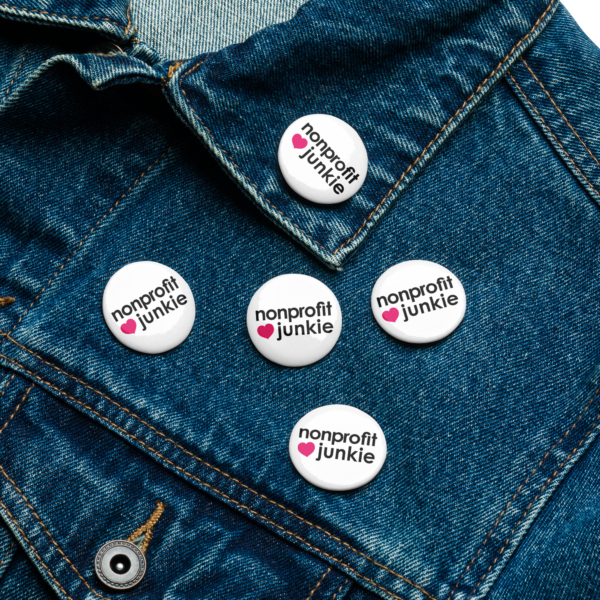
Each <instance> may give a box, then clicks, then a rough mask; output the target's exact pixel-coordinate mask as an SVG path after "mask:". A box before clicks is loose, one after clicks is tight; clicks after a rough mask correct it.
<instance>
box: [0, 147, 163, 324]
mask: <svg viewBox="0 0 600 600" xmlns="http://www.w3.org/2000/svg"><path fill="white" fill-rule="evenodd" d="M171 148H172V146H170V147H169V148H167V149H166V150H165V151H164V152H163V153H162V155H161V156H159V157H158V158H157V159H156V160H155V161H154V162H153V163H152V164H151V165H150V166H149V167H147V168H146V169H145V170H144V171H143V172H142V174H141V175H139V176H138V178H137V179H136V180H135V181H134V182H133V183H132V184H131V185H130V186H129V188H128V189H127V191H126V192H125V193H124V194H122V195H121V197H120V198H119V199H118V200H117V201H116V202H115V203H114V204H113V205H112V206H111V207H110V209H109V210H108V211H107V212H106V213H104V214H103V215H102V216H101V217H100V218H99V219H98V220H97V221H96V223H95V225H94V226H93V227H92V228H91V229H90V230H89V231H88V233H87V234H86V235H85V237H84V238H83V239H82V240H81V241H80V242H79V244H78V245H77V247H76V248H75V250H73V252H72V253H71V254H70V255H69V257H68V258H67V260H66V261H65V262H63V264H62V265H61V266H60V268H59V269H58V271H56V273H54V275H52V277H50V279H49V280H48V282H47V283H46V285H45V286H44V287H43V288H42V291H41V292H40V293H39V294H38V295H37V296H36V297H35V298H34V299H33V301H32V302H31V304H30V305H29V306H28V307H27V308H26V309H25V311H24V312H23V313H21V316H20V317H19V320H18V321H17V322H16V323H15V324H14V325H13V327H12V329H11V330H10V331H9V333H12V332H13V331H14V330H15V329H16V328H17V327H18V326H19V324H20V323H21V321H22V320H23V317H24V316H25V315H26V314H27V313H28V312H29V311H30V310H31V308H32V307H33V305H34V304H35V303H36V302H37V301H38V300H39V298H40V297H41V295H42V294H43V293H44V292H45V291H46V290H47V289H48V287H49V286H50V285H51V284H52V283H53V282H54V280H55V279H56V278H57V277H58V275H59V274H60V272H61V271H62V270H63V269H64V268H65V267H66V266H67V265H68V264H69V262H70V261H71V259H72V258H73V257H74V256H75V255H76V254H77V252H78V251H79V249H80V248H81V247H82V246H83V244H84V242H85V241H86V240H87V239H88V237H90V235H92V233H94V231H95V230H96V229H97V228H98V226H99V225H100V224H101V223H102V221H104V219H106V217H108V215H110V214H111V213H112V212H113V210H115V208H117V206H119V204H120V203H121V201H122V200H123V199H124V198H125V197H126V196H127V195H128V194H129V192H131V190H132V189H133V188H134V187H135V186H136V185H137V184H138V182H140V181H141V180H142V179H143V178H144V177H145V176H146V175H147V174H148V173H149V172H150V170H151V169H152V168H153V167H155V166H156V165H157V164H158V163H159V162H160V161H161V160H162V159H163V158H164V157H165V156H166V155H167V154H168V153H169V152H170V150H171Z"/></svg>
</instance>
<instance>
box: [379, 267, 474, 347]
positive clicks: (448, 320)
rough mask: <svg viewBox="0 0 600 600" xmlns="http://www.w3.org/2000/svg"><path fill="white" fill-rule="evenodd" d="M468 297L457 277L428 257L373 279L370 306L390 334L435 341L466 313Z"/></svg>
mask: <svg viewBox="0 0 600 600" xmlns="http://www.w3.org/2000/svg"><path fill="white" fill-rule="evenodd" d="M466 307H467V298H466V295H465V290H464V288H463V286H462V284H461V282H460V281H459V280H458V277H456V275H454V273H452V272H451V271H449V270H448V269H446V268H445V267H443V266H442V265H438V264H436V263H434V262H430V261H427V260H409V261H406V262H403V263H400V264H397V265H394V266H393V267H391V268H390V269H388V270H387V271H386V272H385V273H383V275H381V277H380V278H379V279H378V280H377V282H376V283H375V286H374V287H373V293H372V294H371V309H372V310H373V315H374V316H375V319H376V320H377V322H378V323H379V325H381V327H382V328H383V329H384V331H386V332H387V333H389V334H390V335H391V336H393V337H395V338H397V339H399V340H402V341H403V342H410V343H413V344H426V343H429V342H436V341H438V340H441V339H443V338H445V337H446V336H448V335H449V334H450V333H452V332H453V331H454V330H455V329H456V328H457V327H458V326H459V325H460V323H461V321H462V320H463V317H464V316H465V310H466Z"/></svg>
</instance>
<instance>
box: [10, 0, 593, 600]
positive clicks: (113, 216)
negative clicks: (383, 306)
mask: <svg viewBox="0 0 600 600" xmlns="http://www.w3.org/2000/svg"><path fill="white" fill-rule="evenodd" d="M48 13H51V14H48ZM0 14H1V15H3V16H5V17H7V19H4V20H2V21H0V40H2V41H1V44H0V67H1V68H0V78H1V82H2V84H1V85H0V182H1V183H0V206H1V211H2V212H1V215H2V218H1V219H0V261H1V262H0V264H1V265H2V268H1V269H0V296H11V297H14V298H15V299H16V301H15V302H14V303H13V304H11V305H9V306H5V307H4V308H1V309H0V330H1V331H2V342H1V346H0V361H1V362H0V365H1V366H0V394H1V396H0V515H1V516H2V519H3V520H4V522H5V523H6V525H7V526H8V528H9V529H10V532H11V533H10V534H9V535H10V536H14V539H15V540H16V541H17V543H18V545H19V546H20V548H22V550H23V551H24V552H25V553H26V554H27V556H28V559H29V560H30V561H31V564H33V565H34V566H35V568H36V569H37V570H38V571H39V573H40V575H41V577H43V579H44V580H45V582H46V584H47V585H48V586H50V587H51V589H52V590H53V593H54V594H56V595H57V596H58V597H60V598H66V599H67V600H68V599H70V600H79V599H85V600H91V599H92V598H96V599H97V598H98V597H101V598H109V599H112V598H124V597H127V598H132V599H137V598H144V599H152V600H154V599H159V598H167V599H170V600H179V599H188V598H189V599H196V598H207V599H213V598H215V599H216V598H223V597H230V598H236V599H238V598H239V599H245V598H248V599H249V598H264V599H271V598H286V599H288V598H289V599H298V600H320V599H327V600H334V599H335V600H341V599H342V598H349V599H350V600H365V599H367V598H374V597H379V598H384V599H389V598H394V599H396V600H398V599H399V600H467V599H468V600H471V599H473V600H479V599H481V598H484V597H486V596H488V597H490V598H493V599H494V600H516V599H517V598H521V595H520V594H521V590H525V591H526V592H527V594H529V596H527V595H524V596H523V597H525V598H527V599H528V600H529V599H531V600H533V599H534V598H539V599H540V600H541V599H544V600H546V599H547V598H560V597H562V596H561V594H562V593H563V590H564V589H566V588H567V587H568V589H569V591H570V593H571V594H572V597H573V598H595V597H597V595H598V592H599V591H600V573H599V572H598V571H599V567H598V566H597V564H594V563H597V561H594V560H593V555H592V557H590V551H589V550H586V549H587V548H589V547H590V546H591V545H592V544H593V541H591V540H592V539H591V538H588V537H585V533H586V532H585V530H584V529H581V528H578V527H576V526H574V527H573V528H572V529H571V530H565V529H563V528H562V527H561V522H562V521H563V520H564V518H561V515H565V516H566V515H569V514H571V515H573V518H574V519H576V518H577V515H576V514H574V511H576V510H579V507H578V504H577V499H578V498H583V496H581V493H582V492H581V486H582V485H585V486H587V487H590V486H591V487H592V489H591V490H589V492H590V498H589V499H588V500H587V501H586V502H587V504H586V506H590V507H591V508H590V511H592V514H593V515H594V517H595V512H594V508H593V507H594V497H595V496H597V489H598V488H597V483H596V480H595V479H594V477H593V475H592V474H590V470H593V469H594V468H595V467H594V464H595V463H594V459H593V457H594V450H595V445H597V442H595V439H596V435H597V430H598V421H599V420H600V408H599V407H598V405H597V402H598V389H600V388H599V386H600V372H599V369H598V364H599V359H600V356H599V354H600V353H599V349H598V344H597V340H598V337H599V336H600V306H599V305H598V302H597V298H598V295H599V294H600V280H599V279H598V272H599V271H600V256H599V254H598V241H599V240H598V237H599V233H598V232H599V231H600V229H599V227H600V215H599V214H598V204H597V202H598V200H599V199H600V194H599V193H598V191H597V190H598V189H600V187H599V185H600V181H599V180H598V175H599V171H598V169H599V168H600V163H599V162H598V157H600V132H599V127H600V126H599V125H598V123H599V118H600V108H599V107H600V102H599V100H600V98H599V97H598V96H599V92H598V85H597V79H598V75H597V73H598V72H600V51H599V50H598V49H597V48H595V47H593V46H592V45H591V44H590V42H589V41H587V40H586V39H585V38H584V36H583V35H582V34H581V33H580V32H579V30H578V28H577V27H576V25H575V24H574V23H573V22H572V20H571V19H570V17H569V16H568V14H567V13H566V11H565V10H564V9H562V8H561V7H560V6H559V5H558V4H557V3H556V2H549V3H547V2H538V1H533V0H513V1H511V2H491V1H490V2H487V1H484V0H479V1H475V0H472V1H466V0H464V1H461V2H458V3H442V2H432V3H427V4H425V5H423V4H422V3H416V2H408V1H406V2H403V3H402V6H401V10H398V5H397V3H392V2H389V3H388V2H383V3H382V2H377V3H375V2H360V3H358V2H356V3H354V2H345V3H341V2H337V1H336V2H333V1H330V2H324V1H313V0H310V1H309V2H307V3H306V4H304V5H303V6H302V7H300V8H299V10H298V11H297V13H296V14H295V16H294V17H293V18H291V19H290V20H288V21H285V22H282V23H279V24H274V25H272V26H270V27H267V28H266V29H263V30H261V31H259V32H257V33H255V34H254V35H251V36H250V38H249V39H248V40H247V41H246V42H244V43H242V44H238V45H235V46H231V47H227V48H225V49H223V50H220V51H218V52H215V53H211V54H203V55H200V56H194V57H186V56H177V57H176V58H177V60H175V59H174V57H173V56H172V55H169V54H170V53H171V51H172V50H173V47H169V48H166V49H165V48H164V47H162V48H161V47H158V48H157V47H153V46H151V45H149V42H150V40H152V37H151V36H150V35H149V34H147V32H146V31H144V29H143V22H142V23H140V26H139V27H138V26H137V25H136V23H135V22H134V21H133V20H132V16H131V15H132V14H133V15H135V10H133V11H128V7H127V6H126V5H125V4H124V3H117V2H110V3H109V2H97V3H92V2H86V3H82V4H79V5H78V7H77V9H75V10H69V9H68V8H67V7H66V6H61V5H60V3H59V2H57V1H56V2H47V3H46V2H45V3H40V5H35V6H34V5H33V4H31V5H30V6H28V7H26V8H17V7H13V6H1V5H0ZM84 17H85V18H84ZM17 20H20V21H27V22H17ZM274 20H275V21H277V20H278V18H275V17H274ZM193 25H194V24H193V23H192V24H191V27H192V30H193ZM65 26H68V27H70V28H71V29H69V28H67V27H65ZM251 29H252V28H250V30H251ZM238 33H239V32H238ZM105 38H106V39H111V40H112V41H113V42H114V43H116V44H117V46H118V47H117V48H115V47H114V46H108V45H106V40H105ZM161 52H165V53H167V54H166V55H164V56H163V55H161ZM188 58H189V59H188ZM161 92H162V93H161ZM312 112H328V113H331V114H335V115H336V116H339V117H340V118H343V119H344V120H346V121H347V122H349V123H350V124H351V125H352V126H353V127H355V128H356V129H357V131H359V133H360V134H361V136H362V137H363V139H364V140H365V144H366V146H367V150H368V152H369V157H370V160H371V162H370V168H369V176H368V178H367V182H366V183H365V186H364V187H363V188H362V189H361V192H360V193H359V194H358V195H357V196H356V197H355V198H352V199H351V200H350V201H348V203H346V204H344V205H341V206H338V207H315V206H312V205H309V204H308V203H307V202H304V201H302V200H301V199H299V198H298V197H297V196H295V195H294V194H293V193H292V192H291V191H290V190H289V189H288V188H287V187H286V186H285V184H284V182H283V180H282V177H281V175H280V173H279V170H278V167H277V162H276V148H277V144H278V141H279V136H280V135H281V133H282V131H283V130H284V129H285V127H286V126H287V124H289V123H290V122H292V121H293V120H294V119H295V118H297V117H299V116H301V115H303V114H310V113H312ZM459 125H460V126H459ZM417 174H418V177H417ZM409 183H410V185H408V184H409ZM388 192H389V193H388ZM249 200H250V201H249ZM375 223H377V227H375ZM367 233H369V234H370V235H369V237H368V238H367V237H366V236H367ZM351 255H352V256H351ZM411 259H425V260H431V261H434V262H438V263H440V264H443V265H444V266H446V267H447V268H449V269H451V270H452V271H453V272H454V273H455V274H456V275H457V276H458V277H459V278H460V280H461V282H462V283H463V285H464V287H465V290H466V293H467V297H468V309H467V313H466V316H465V319H464V321H463V323H462V324H461V326H460V327H459V328H458V329H457V330H456V331H455V332H454V333H453V334H452V335H450V336H449V337H448V338H446V339H445V340H442V341H440V342H438V343H434V344H430V345H426V346H413V345H408V344H403V343H401V342H398V341H397V340H394V339H391V338H390V337H388V336H386V335H385V334H384V333H383V332H382V331H381V329H380V328H379V327H378V326H377V324H376V323H375V321H374V319H373V317H372V314H371V310H370V303H369V298H370V293H371V288H372V286H373V284H374V282H375V281H376V279H377V278H378V277H379V275H381V273H383V272H384V271H385V270H386V269H387V268H389V267H390V266H392V265H393V264H395V263H397V262H401V261H403V260H411ZM136 260H155V261H158V262H161V263H164V264H167V265H169V266H170V267H172V268H174V269H175V270H176V271H177V272H179V273H181V275H182V276H183V277H184V278H185V279H186V281H187V282H188V283H189V284H190V286H191V288H192V290H193V292H194V296H195V301H196V306H197V316H196V323H195V325H194V329H193V330H192V333H191V335H190V337H189V338H188V339H187V340H186V341H185V342H184V343H183V344H181V345H180V346H178V347H177V348H175V349H174V350H172V351H170V352H168V353H165V354H163V355H157V356H149V355H140V354H136V353H134V352H131V351H129V350H127V349H126V348H125V347H122V346H120V345H119V344H118V343H117V342H116V341H115V340H114V339H113V338H112V337H111V335H110V333H109V332H108V330H107V328H106V326H105V325H104V322H103V319H102V314H101V307H100V305H101V298H102V292H103V289H104V286H105V285H106V282H107V281H108V279H109V278H110V276H111V275H112V274H113V273H114V272H115V271H116V270H117V269H119V268H120V267H122V266H123V265H125V264H127V263H129V262H133V261H136ZM284 273H305V274H308V275H312V276H313V277H316V278H318V279H319V280H321V281H323V282H324V283H325V284H327V285H328V286H329V287H330V288H331V289H332V290H333V291H334V293H335V294H336V296H337V298H338V299H339V301H340V304H341V307H342V312H343V315H344V329H343V331H342V334H341V337H340V340H339V342H338V344H337V345H336V347H335V348H334V350H333V351H332V352H331V354H330V355H329V356H327V357H326V358H324V359H323V360H321V361H320V362H318V363H317V364H315V365H311V366H309V367H305V368H301V369H287V368H282V367H279V366H277V365H274V364H272V363H270V362H268V361H266V360H265V359H264V358H263V357H262V356H261V355H259V354H258V353H257V352H256V350H255V349H254V347H253V345H252V343H251V342H250V340H249V338H248V336H247V332H246V328H245V314H246V307H247V305H248V302H249V300H250V298H251V297H252V295H253V294H254V292H255V291H256V289H257V288H258V287H259V286H260V285H262V284H263V283H264V282H266V281H267V280H269V279H270V278H272V277H275V276H277V275H281V274H284ZM332 402H333V403H335V402H340V403H345V404H351V405H353V406H356V407H358V408H360V409H362V410H364V411H366V412H368V413H369V414H370V415H372V416H373V417H374V418H375V419H376V420H377V421H378V423H379V424H380V425H381V427H382V428H383V430H384V432H385V434H386V439H387V441H388V458H387V461H386V463H385V465H384V467H383V469H382V471H381V472H380V473H379V475H378V476H377V477H376V478H375V479H374V480H373V481H372V482H371V483H369V484H368V485H366V486H365V487H363V488H361V489H358V490H354V491H352V492H347V493H332V492H327V491H325V490H321V489H317V488H314V487H312V486H311V485H310V484H308V483H307V482H306V481H304V480H303V479H302V478H301V477H300V476H299V475H298V474H297V473H296V472H295V470H294V469H293V467H292V465H291V463H290V461H289V458H288V454H287V443H288V437H289V434H290V431H291V429H292V427H293V425H294V424H295V423H296V422H297V421H298V419H299V418H301V417H302V416H303V415H304V414H306V413H307V412H308V411H310V410H312V409H314V408H317V407H318V406H322V405H323V404H329V403H332ZM590 447H591V448H590ZM588 448H590V453H589V455H588V456H589V458H588V456H586V457H585V458H584V459H583V460H581V461H580V462H579V463H578V462H577V461H578V460H579V458H580V457H582V456H583V455H584V453H585V451H586V449H588ZM570 471H571V472H570ZM569 472H570V473H569ZM567 473H569V476H568V477H567V479H565V477H566V476H567ZM563 480H564V482H563ZM561 482H563V483H561ZM578 482H583V483H578ZM559 486H562V487H561V488H560V489H558V490H557V488H559ZM555 491H556V494H555V495H554V496H553V494H554V493H555ZM158 501H162V502H166V503H167V507H166V509H165V512H164V514H163V516H162V517H161V519H160V520H159V521H158V523H157V525H156V527H155V531H154V535H153V539H152V541H151V542H150V546H149V548H148V552H147V560H148V572H147V574H146V576H145V578H144V580H143V581H142V582H141V583H140V585H139V586H138V587H136V588H135V589H133V590H130V591H128V592H122V593H113V592H111V591H109V590H107V589H104V588H103V587H102V585H101V584H100V582H99V581H98V580H97V579H96V577H95V575H94V569H93V558H94V555H95V553H96V551H97V550H98V548H99V547H100V546H101V545H102V544H103V543H105V542H106V541H109V540H111V539H115V538H121V537H128V536H129V535H130V534H131V533H132V532H133V531H134V530H135V529H137V528H138V527H140V525H142V524H143V523H144V522H145V521H146V520H147V519H148V517H149V516H150V514H151V513H152V511H153V510H154V507H155V506H156V503H157V502H158ZM576 507H577V509H576ZM538 515H539V517H538ZM536 517H537V520H536ZM582 518H583V517H582ZM590 522H591V519H590ZM530 530H531V531H530ZM550 536H551V537H550ZM4 538H6V539H8V536H7V535H6V536H4ZM0 539H2V538H0ZM582 539H584V542H585V543H584V542H581V544H582V546H581V547H582V549H581V551H579V550H578V549H574V550H573V551H572V552H571V553H570V555H569V557H568V559H565V558H564V557H565V555H564V554H563V553H559V552H557V551H556V549H557V544H563V543H565V544H566V543H579V542H576V540H582ZM540 540H543V543H542V541H540ZM553 540H556V541H555V542H553ZM585 544H587V545H585ZM538 549H539V551H538ZM19 552H21V551H19ZM15 556H16V557H17V558H18V556H20V554H15ZM13 560H14V559H13ZM545 562H548V563H550V564H552V565H553V566H554V570H555V571H556V572H557V574H556V577H555V579H553V580H552V581H553V582H555V583H552V582H551V583H548V585H547V586H546V587H542V586H540V585H536V584H535V579H534V577H533V575H532V579H531V583H530V582H529V580H528V581H527V582H524V581H523V579H524V578H528V577H530V574H536V573H537V574H539V573H542V572H543V569H544V563H545ZM15 564H17V565H18V564H19V563H18V562H17V563H15ZM578 570H580V571H581V570H585V573H586V579H585V581H579V582H578V581H576V580H574V579H573V578H569V576H568V575H567V574H566V573H567V572H568V571H573V572H577V571H578ZM9 572H10V567H9V569H7V572H6V574H5V576H4V577H2V578H0V591H2V586H3V585H4V586H7V587H6V589H10V586H11V585H13V586H14V584H12V583H11V582H12V581H14V579H12V578H9V577H8V575H9ZM561 573H562V574H561ZM538 576H539V575H538ZM525 583H527V585H528V586H529V587H527V586H526V585H525ZM32 585H34V584H32ZM494 586H495V587H494ZM490 590H491V592H490ZM524 594H525V592H524ZM494 595H496V598H494Z"/></svg>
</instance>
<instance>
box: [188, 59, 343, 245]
mask: <svg viewBox="0 0 600 600" xmlns="http://www.w3.org/2000/svg"><path fill="white" fill-rule="evenodd" d="M207 60H208V58H205V59H204V60H203V61H202V62H200V63H198V64H197V65H196V66H194V67H193V68H191V69H189V70H188V71H186V72H185V73H184V74H183V75H182V76H181V78H180V83H179V89H180V90H181V93H182V94H183V97H184V98H185V102H186V104H187V105H188V107H189V109H190V110H191V111H192V113H193V115H194V118H195V119H196V120H197V121H198V122H199V123H200V124H201V125H202V127H203V128H204V129H205V131H206V132H207V133H208V135H209V136H210V138H211V139H212V141H213V142H214V143H215V145H216V146H217V147H218V148H219V150H221V152H223V154H224V155H225V156H226V157H227V158H228V159H229V161H230V162H231V164H232V165H233V166H234V167H235V168H236V169H237V170H238V171H239V172H240V173H241V174H242V175H243V176H244V179H245V180H246V181H247V182H248V183H249V184H250V185H251V186H252V187H253V188H254V189H255V190H256V191H257V193H258V194H260V195H261V196H262V197H263V199H264V200H265V201H266V202H267V203H268V204H269V206H271V208H273V209H274V210H275V211H276V212H277V213H278V214H279V215H280V216H282V217H283V218H284V219H286V220H287V221H289V223H290V224H291V225H292V226H293V227H295V228H296V229H297V230H298V231H300V233H302V234H304V235H305V236H307V237H309V238H310V239H311V240H312V241H313V242H315V243H316V244H318V246H319V247H320V248H322V249H323V250H324V251H325V252H327V253H328V254H330V255H331V252H329V250H327V248H326V247H325V246H324V245H323V244H322V243H321V242H319V240H317V239H315V238H314V237H313V236H312V235H310V233H307V232H306V231H304V229H302V228H301V227H300V226H299V225H298V224H297V223H295V222H294V221H292V220H291V219H290V217H288V216H287V215H286V214H284V213H283V212H282V211H281V210H279V209H278V208H277V206H275V204H273V202H271V200H269V199H268V198H267V197H266V196H265V195H264V194H263V193H262V191H261V190H260V189H259V188H258V186H257V185H256V184H255V183H254V182H253V181H252V180H251V179H250V178H249V177H248V175H246V173H245V172H244V171H243V170H242V169H241V168H240V166H239V165H238V164H237V163H236V162H235V161H234V160H233V157H232V156H231V154H230V153H229V152H227V150H225V149H224V148H223V146H221V144H219V142H217V140H216V139H215V136H214V135H213V134H212V132H211V131H210V129H209V128H208V127H207V126H206V124H205V123H204V121H202V119H201V118H200V117H199V116H198V114H197V113H196V111H195V110H194V107H193V106H192V105H191V103H190V100H189V98H188V95H187V94H186V92H185V90H184V89H183V86H182V84H181V81H182V80H183V78H184V77H185V76H186V75H188V74H189V73H192V72H193V71H195V70H196V69H197V68H198V67H199V66H200V65H201V64H203V63H205V62H206V61H207Z"/></svg>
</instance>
